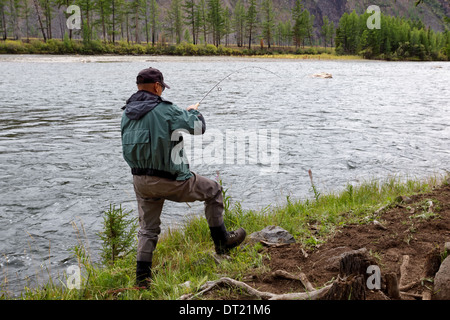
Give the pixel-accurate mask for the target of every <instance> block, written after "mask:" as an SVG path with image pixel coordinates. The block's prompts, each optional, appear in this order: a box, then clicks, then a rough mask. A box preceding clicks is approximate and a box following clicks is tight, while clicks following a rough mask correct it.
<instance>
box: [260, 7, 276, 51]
mask: <svg viewBox="0 0 450 320" xmlns="http://www.w3.org/2000/svg"><path fill="white" fill-rule="evenodd" d="M261 12H262V14H263V23H262V33H263V38H264V39H265V40H266V41H267V46H268V47H269V49H270V47H271V44H272V38H273V34H274V30H275V13H274V11H273V1H272V0H263V1H262V3H261Z"/></svg>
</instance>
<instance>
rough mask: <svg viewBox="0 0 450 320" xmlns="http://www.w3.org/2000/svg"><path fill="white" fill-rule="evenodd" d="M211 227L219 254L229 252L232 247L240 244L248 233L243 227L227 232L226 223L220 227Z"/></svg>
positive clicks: (212, 236)
mask: <svg viewBox="0 0 450 320" xmlns="http://www.w3.org/2000/svg"><path fill="white" fill-rule="evenodd" d="M209 229H210V230H211V238H212V239H213V242H214V246H215V248H216V253H217V254H226V253H228V252H229V251H230V250H231V249H233V248H235V247H237V246H238V245H240V244H241V243H242V242H243V241H244V239H245V237H246V235H247V233H246V232H245V230H244V229H243V228H240V229H238V230H236V231H230V232H227V229H226V228H225V225H224V224H222V225H221V226H219V227H209Z"/></svg>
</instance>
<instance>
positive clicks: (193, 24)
mask: <svg viewBox="0 0 450 320" xmlns="http://www.w3.org/2000/svg"><path fill="white" fill-rule="evenodd" d="M183 11H184V20H185V24H186V25H188V26H189V27H190V28H191V35H192V43H193V44H197V34H198V21H197V17H198V14H197V4H196V3H195V0H185V2H184V4H183Z"/></svg>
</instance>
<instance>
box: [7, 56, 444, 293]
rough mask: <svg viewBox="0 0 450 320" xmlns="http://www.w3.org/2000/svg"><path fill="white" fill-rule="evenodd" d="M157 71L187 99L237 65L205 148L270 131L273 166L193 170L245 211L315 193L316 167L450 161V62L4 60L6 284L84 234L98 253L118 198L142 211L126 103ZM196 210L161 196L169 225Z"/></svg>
mask: <svg viewBox="0 0 450 320" xmlns="http://www.w3.org/2000/svg"><path fill="white" fill-rule="evenodd" d="M149 66H152V67H156V68H159V69H160V70H161V71H162V72H163V73H164V75H165V80H166V82H167V84H169V85H170V86H171V87H172V89H170V90H166V91H165V92H164V97H165V98H166V99H168V100H170V101H172V102H174V103H175V104H177V105H178V106H180V107H183V108H185V107H187V106H189V105H191V104H194V103H196V102H198V101H199V100H200V99H201V98H202V97H203V96H204V95H205V94H206V93H207V92H208V91H209V90H210V89H211V88H212V87H213V86H214V85H215V84H216V83H217V82H218V81H219V80H221V79H223V78H224V77H225V76H226V75H228V74H230V73H232V72H234V71H236V70H240V71H239V72H237V73H235V74H233V75H232V76H230V77H229V78H227V79H226V80H225V81H224V82H222V83H221V84H220V86H219V87H218V88H216V89H214V90H213V91H212V92H211V94H210V95H208V97H207V98H206V99H205V100H204V102H203V104H202V105H201V111H202V113H203V114H204V116H205V118H206V121H207V127H208V130H209V135H210V136H209V137H208V133H207V134H206V135H205V137H204V139H205V140H204V141H203V145H205V141H206V145H207V144H208V143H207V141H208V139H210V141H211V142H212V141H213V140H214V139H216V140H217V139H218V138H220V139H221V138H224V139H226V138H227V137H228V136H229V135H231V134H232V133H233V132H232V131H233V130H236V129H240V130H244V132H246V134H248V135H249V136H252V135H253V134H256V136H257V137H258V141H265V140H263V139H259V138H261V137H262V138H264V137H266V138H267V139H266V140H267V144H266V146H269V145H270V147H267V148H268V149H269V150H270V152H268V153H267V155H268V156H270V157H269V158H270V159H271V161H270V162H269V163H263V162H262V161H261V162H260V161H259V160H258V159H259V158H258V156H257V155H256V154H255V153H253V154H252V152H251V151H248V155H249V156H248V157H247V160H246V161H245V162H244V163H241V162H239V161H238V159H235V160H236V161H231V162H230V161H228V158H226V157H221V154H220V152H219V153H218V156H217V157H216V158H215V159H216V161H215V162H214V163H211V162H208V161H202V160H201V159H200V160H198V158H196V157H195V156H194V155H193V154H194V152H192V158H191V168H192V170H193V171H195V172H197V173H199V174H202V175H204V176H207V177H210V178H211V179H215V178H216V176H217V172H219V173H220V177H221V178H222V179H223V181H224V185H225V187H226V188H228V189H229V191H228V193H229V195H231V196H232V198H233V201H241V203H242V206H243V207H244V208H245V209H255V210H260V209H263V208H265V207H267V206H269V205H272V206H276V205H282V204H283V203H284V201H285V200H286V196H290V197H291V198H306V197H311V196H312V194H311V190H310V188H311V185H310V180H309V177H308V170H309V169H311V170H312V172H313V175H314V182H315V184H316V186H317V187H318V188H319V190H321V191H322V192H326V191H334V190H339V189H341V188H343V187H345V185H347V184H348V183H352V184H358V183H361V182H362V181H364V180H369V179H384V178H386V177H387V176H392V175H395V176H399V177H407V176H408V177H418V178H420V177H427V176H430V175H434V174H440V173H443V172H445V171H446V170H447V171H448V170H450V165H449V160H448V159H449V156H450V140H449V138H450V129H449V126H448V123H450V106H449V105H450V102H449V101H450V91H449V88H450V63H448V62H447V63H445V62H426V63H416V62H379V61H359V60H353V61H323V60H322V61H318V60H273V59H250V58H210V57H208V58H206V57H205V58H194V57H189V58H188V57H149V56H145V57H79V56H76V57H75V56H74V57H69V56H64V57H62V56H9V55H4V56H0V71H1V75H0V111H1V115H0V126H1V130H0V275H1V279H2V280H1V281H0V292H2V291H3V292H7V293H9V294H13V295H17V294H19V293H20V291H21V289H22V288H23V287H24V286H28V287H35V286H38V285H41V284H43V283H45V281H46V280H47V279H48V277H49V275H50V276H51V277H52V278H54V277H56V278H57V277H59V276H60V275H61V274H63V273H64V271H65V270H66V269H67V267H68V266H70V265H72V264H74V263H75V261H74V259H73V258H71V257H72V254H71V249H72V248H73V247H74V246H75V245H77V244H78V241H79V240H81V241H82V242H83V243H85V244H86V245H87V246H88V247H89V249H90V252H91V255H92V256H93V258H94V260H95V257H98V252H99V248H100V246H101V243H100V241H99V238H98V236H97V233H98V232H99V231H100V230H101V224H102V213H103V212H104V211H105V210H108V208H109V206H110V204H114V205H117V206H118V205H122V207H123V208H125V209H127V210H135V209H136V204H135V197H134V192H133V186H132V177H131V175H130V171H129V168H128V167H127V165H126V163H125V162H124V160H123V159H122V155H121V140H120V119H121V115H122V110H121V107H122V106H123V105H124V102H125V101H126V99H127V98H128V97H129V96H130V95H131V94H133V93H134V92H135V90H136V88H135V84H134V81H135V77H136V75H137V73H138V72H139V71H140V70H141V69H143V68H146V67H149ZM249 66H250V67H257V68H247V69H242V68H244V67H249ZM261 68H264V69H267V70H264V69H261ZM272 72H273V73H275V74H276V75H275V74H273V73H272ZM318 72H328V73H331V74H332V75H333V78H332V79H322V78H315V77H312V75H313V74H315V73H318ZM212 136H214V137H212ZM253 137H254V136H253ZM224 141H225V140H224ZM191 144H192V145H194V144H195V141H193V142H192V143H191ZM261 144H262V142H260V144H259V145H258V146H260V145H261ZM211 145H212V144H210V146H211ZM224 145H225V143H224ZM249 145H250V142H248V143H247V147H248V148H249V150H250V147H249ZM215 146H217V145H215ZM218 146H220V144H219V145H218ZM216 149H217V148H216ZM217 150H218V149H217ZM217 150H216V151H217ZM219 151H220V150H219ZM221 160H222V161H221ZM232 160H233V159H232ZM272 160H273V161H272ZM268 164H269V165H268ZM267 168H269V170H263V169H267ZM201 212H202V204H200V203H197V204H193V205H192V206H191V207H188V206H187V205H186V204H176V203H169V202H166V205H165V207H164V211H163V217H162V221H163V229H165V228H167V227H169V226H170V227H176V226H179V225H180V223H182V222H183V219H184V218H185V217H186V216H187V215H189V214H201Z"/></svg>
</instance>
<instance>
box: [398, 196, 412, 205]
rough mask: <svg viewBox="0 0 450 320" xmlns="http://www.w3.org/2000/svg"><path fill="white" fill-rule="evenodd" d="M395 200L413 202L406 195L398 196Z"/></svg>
mask: <svg viewBox="0 0 450 320" xmlns="http://www.w3.org/2000/svg"><path fill="white" fill-rule="evenodd" d="M395 200H396V201H397V202H403V203H408V204H409V203H412V202H413V201H412V199H411V198H410V197H407V196H398V197H397V198H396V199H395Z"/></svg>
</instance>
